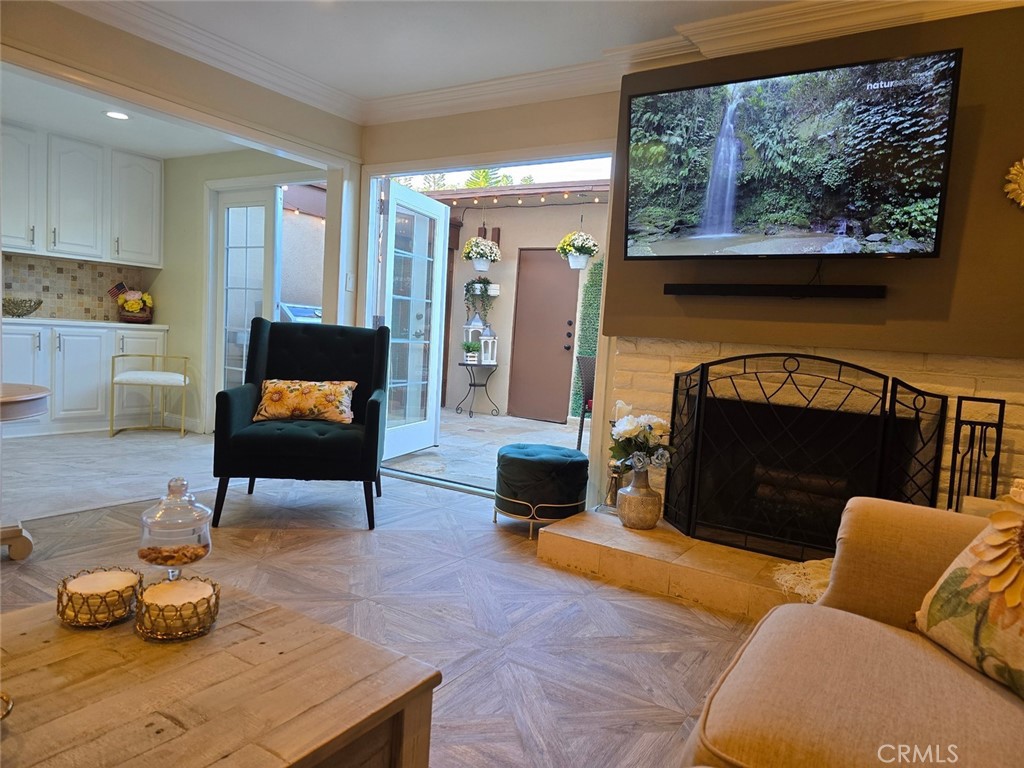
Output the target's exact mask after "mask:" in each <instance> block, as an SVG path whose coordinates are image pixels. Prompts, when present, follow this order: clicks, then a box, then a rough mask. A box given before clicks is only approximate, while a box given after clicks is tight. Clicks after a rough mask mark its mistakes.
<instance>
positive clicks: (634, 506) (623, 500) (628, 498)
mask: <svg viewBox="0 0 1024 768" xmlns="http://www.w3.org/2000/svg"><path fill="white" fill-rule="evenodd" d="M616 508H617V512H618V515H619V520H621V521H622V524H623V525H624V526H626V527H627V528H636V529H638V530H641V531H646V530H649V529H651V528H653V527H654V526H656V525H657V524H658V520H659V519H660V518H661V494H660V493H658V492H657V491H655V490H653V489H652V488H651V486H650V484H649V483H648V481H647V470H646V469H641V470H636V471H634V472H633V479H632V480H630V482H629V485H627V486H626V487H625V488H620V489H619V492H618V493H617V494H616Z"/></svg>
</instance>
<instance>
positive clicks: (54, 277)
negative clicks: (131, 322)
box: [3, 253, 153, 321]
mask: <svg viewBox="0 0 1024 768" xmlns="http://www.w3.org/2000/svg"><path fill="white" fill-rule="evenodd" d="M149 272H151V270H147V269H145V268H144V267H125V266H122V265H119V264H109V263H102V262H93V261H74V260H72V259H52V258H46V257H43V256H28V255H25V254H20V253H5V254H4V261H3V279H4V290H3V295H4V296H9V297H12V298H18V299H42V300H43V305H42V306H41V307H40V308H39V309H37V310H36V311H35V312H33V313H32V316H33V317H55V318H60V319H62V320H109V321H116V320H117V302H116V301H115V300H114V299H112V298H111V297H110V295H109V294H108V293H107V291H108V290H109V289H110V288H111V286H114V285H116V284H117V283H119V282H123V283H124V284H125V285H127V286H128V287H129V288H135V289H138V290H140V291H145V290H149V284H150V281H151V280H152V279H153V278H152V276H151V275H149V274H147V273H149Z"/></svg>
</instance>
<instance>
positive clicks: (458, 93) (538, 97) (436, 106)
mask: <svg viewBox="0 0 1024 768" xmlns="http://www.w3.org/2000/svg"><path fill="white" fill-rule="evenodd" d="M621 77H622V72H621V71H619V70H618V69H617V68H614V67H610V66H609V65H608V64H607V63H605V62H604V61H597V62H592V63H589V64H579V65H576V66H571V67H561V68H559V69H549V70H545V71H543V72H531V73H528V74H525V75H514V76H511V77H499V78H496V79H494V80H484V81H482V82H479V83H469V84H468V85H457V86H453V87H451V88H438V89H436V90H432V91H421V92H419V93H409V94H403V95H401V96H390V97H386V98H382V99H374V100H373V101H372V102H370V104H369V105H368V107H367V110H366V113H365V120H364V123H365V124H366V125H376V124H379V123H391V122H400V121H403V120H415V119H420V118H428V117H442V116H445V115H457V114H462V113H464V112H477V111H481V110H486V109H499V108H501V107H513V106H519V105H521V104H531V103H533V102H538V101H553V100H556V99H565V98H572V97H574V96H590V95H592V94H595V93H610V92H617V91H618V90H619V84H620V83H619V80H620V78H621Z"/></svg>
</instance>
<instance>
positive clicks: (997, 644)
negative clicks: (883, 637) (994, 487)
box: [917, 500, 1024, 699]
mask: <svg viewBox="0 0 1024 768" xmlns="http://www.w3.org/2000/svg"><path fill="white" fill-rule="evenodd" d="M1006 503H1007V504H1010V503H1013V502H1012V500H1010V501H1007V502H1006ZM1014 506H1017V507H1018V508H1019V510H1020V511H1018V510H1017V509H1011V508H1009V507H1006V508H1004V509H1000V510H998V511H996V512H993V513H992V514H991V515H989V526H988V527H987V528H985V529H984V530H983V531H982V532H981V533H979V534H978V535H977V536H976V537H975V539H974V541H972V542H971V543H970V544H968V545H967V547H966V549H964V551H963V552H961V553H960V554H959V555H958V556H957V558H956V559H955V560H954V561H953V562H952V563H951V564H950V566H949V568H947V569H946V572H945V573H944V574H942V577H941V578H940V579H939V581H938V583H936V585H935V586H934V587H932V588H931V590H930V591H929V592H928V594H927V595H925V598H924V602H923V603H922V605H921V610H919V611H918V612H917V628H918V629H919V630H921V631H922V632H924V633H925V634H926V635H927V636H928V637H929V638H930V639H932V640H934V641H935V642H936V643H938V644H939V645H941V646H942V647H943V648H945V649H946V650H948V651H950V652H951V653H953V654H955V655H956V656H957V657H958V658H960V659H961V660H962V661H964V662H966V663H968V664H970V665H972V666H973V667H975V668H976V669H978V670H980V671H981V672H984V673H985V674H986V675H988V676H989V677H991V678H992V679H993V680H997V681H999V682H1000V683H1003V684H1004V685H1006V686H1008V687H1009V688H1010V690H1012V691H1013V692H1014V693H1016V694H1017V695H1018V696H1020V697H1021V698H1022V699H1024V506H1022V505H1017V504H1014Z"/></svg>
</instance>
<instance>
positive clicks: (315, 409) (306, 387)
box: [252, 379, 356, 424]
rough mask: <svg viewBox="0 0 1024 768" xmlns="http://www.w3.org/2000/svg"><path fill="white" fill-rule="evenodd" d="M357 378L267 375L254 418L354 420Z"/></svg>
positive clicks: (261, 419)
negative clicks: (305, 379)
mask: <svg viewBox="0 0 1024 768" xmlns="http://www.w3.org/2000/svg"><path fill="white" fill-rule="evenodd" d="M355 388H356V382H354V381H299V380H297V379H266V380H265V381H264V382H263V397H262V399H261V400H260V404H259V406H258V407H257V408H256V415H255V416H253V417H252V420H253V421H269V420H271V419H314V420H320V421H335V422H338V423H340V424H351V423H352V392H353V390H355Z"/></svg>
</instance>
